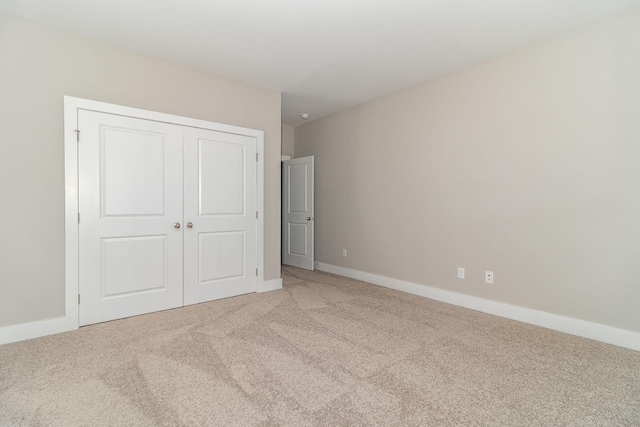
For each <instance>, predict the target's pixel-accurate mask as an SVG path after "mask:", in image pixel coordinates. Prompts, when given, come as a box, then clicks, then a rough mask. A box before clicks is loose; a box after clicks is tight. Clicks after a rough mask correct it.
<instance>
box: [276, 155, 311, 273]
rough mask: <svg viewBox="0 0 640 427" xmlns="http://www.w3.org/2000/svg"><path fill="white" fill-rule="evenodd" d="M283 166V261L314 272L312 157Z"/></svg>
mask: <svg viewBox="0 0 640 427" xmlns="http://www.w3.org/2000/svg"><path fill="white" fill-rule="evenodd" d="M282 164H283V172H282V176H283V180H282V182H283V185H282V187H283V188H282V200H283V209H282V212H283V214H282V220H283V221H282V222H283V224H282V229H283V239H282V241H283V244H282V251H283V254H282V258H283V260H282V262H283V263H284V264H286V265H292V266H295V267H300V268H305V269H307V270H313V268H314V255H313V237H314V219H315V218H314V207H313V156H309V157H300V158H298V159H292V160H285V161H283V162H282Z"/></svg>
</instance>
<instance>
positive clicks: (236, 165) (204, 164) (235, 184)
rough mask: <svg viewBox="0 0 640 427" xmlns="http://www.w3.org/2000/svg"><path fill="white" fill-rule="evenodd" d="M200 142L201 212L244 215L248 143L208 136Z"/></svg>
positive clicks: (204, 213) (203, 213)
mask: <svg viewBox="0 0 640 427" xmlns="http://www.w3.org/2000/svg"><path fill="white" fill-rule="evenodd" d="M198 145H199V151H200V153H199V156H198V170H199V171H200V177H199V178H200V180H199V181H200V214H201V215H243V214H244V199H245V197H244V196H245V195H244V189H245V182H244V180H245V171H244V168H245V146H244V145H243V144H238V143H231V142H225V141H216V140H210V139H205V138H201V139H199V140H198Z"/></svg>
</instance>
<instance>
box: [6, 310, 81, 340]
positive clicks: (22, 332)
mask: <svg viewBox="0 0 640 427" xmlns="http://www.w3.org/2000/svg"><path fill="white" fill-rule="evenodd" d="M74 329H78V322H77V320H76V321H75V322H74V321H73V319H70V318H69V317H68V316H67V317H56V318H55V319H47V320H39V321H37V322H29V323H21V324H18V325H9V326H0V345H1V344H9V343H12V342H18V341H24V340H30V339H32V338H39V337H44V336H45V335H53V334H59V333H61V332H68V331H73V330H74Z"/></svg>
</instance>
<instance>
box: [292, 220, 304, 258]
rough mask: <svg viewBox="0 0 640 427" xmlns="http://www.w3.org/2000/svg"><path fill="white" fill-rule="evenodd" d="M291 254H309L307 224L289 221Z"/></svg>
mask: <svg viewBox="0 0 640 427" xmlns="http://www.w3.org/2000/svg"><path fill="white" fill-rule="evenodd" d="M289 255H298V256H307V224H293V223H289Z"/></svg>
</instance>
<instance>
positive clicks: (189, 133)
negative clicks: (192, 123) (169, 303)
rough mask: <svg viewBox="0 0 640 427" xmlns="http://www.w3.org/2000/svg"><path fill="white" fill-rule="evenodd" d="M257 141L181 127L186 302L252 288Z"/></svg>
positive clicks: (254, 284)
mask: <svg viewBox="0 0 640 427" xmlns="http://www.w3.org/2000/svg"><path fill="white" fill-rule="evenodd" d="M256 144H257V141H256V139H255V138H254V137H250V136H245V135H236V134H231V133H224V132H216V131H212V130H205V129H196V128H185V131H184V215H185V216H184V218H185V223H186V225H187V227H186V229H185V249H184V265H185V275H184V280H185V282H184V301H185V305H186V304H195V303H199V302H203V301H210V300H214V299H219V298H226V297H230V296H234V295H240V294H245V293H249V292H255V291H256V289H257V219H256V218H257V197H256V196H257V193H256V191H257V189H256V170H257V157H256V152H257V151H256V150H257V146H256Z"/></svg>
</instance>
